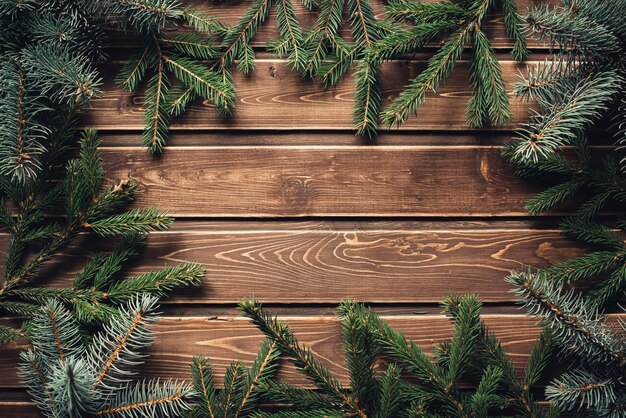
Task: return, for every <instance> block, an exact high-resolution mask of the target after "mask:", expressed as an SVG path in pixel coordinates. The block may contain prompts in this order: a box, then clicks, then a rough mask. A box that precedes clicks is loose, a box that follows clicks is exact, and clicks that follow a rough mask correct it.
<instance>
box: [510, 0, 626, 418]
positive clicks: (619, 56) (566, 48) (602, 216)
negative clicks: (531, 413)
mask: <svg viewBox="0 0 626 418" xmlns="http://www.w3.org/2000/svg"><path fill="white" fill-rule="evenodd" d="M524 21H525V24H526V29H527V31H528V33H529V34H531V35H534V36H536V37H537V38H538V39H539V41H542V42H544V43H545V44H546V45H548V46H549V47H550V48H551V50H552V52H553V57H552V58H550V59H548V60H546V61H545V62H543V63H540V64H538V65H534V66H531V67H530V68H529V70H528V74H527V75H525V76H524V77H522V79H521V80H520V82H519V83H518V85H517V86H516V94H517V95H519V96H521V97H522V98H524V99H525V100H528V101H532V102H535V103H537V105H538V110H537V111H536V113H534V114H533V115H532V116H531V119H530V121H529V122H528V123H527V124H525V125H524V126H523V127H522V129H521V130H520V132H519V133H518V135H517V136H516V137H515V138H514V139H513V140H512V141H511V142H510V143H509V144H508V145H507V146H506V147H505V152H504V154H505V156H506V157H507V158H509V159H510V160H511V161H512V162H513V163H515V164H516V166H517V169H518V173H519V174H520V175H522V176H524V177H527V178H529V179H531V180H535V181H536V180H539V181H541V182H542V183H543V184H545V185H547V188H546V189H545V190H544V191H543V192H541V193H539V194H538V195H536V196H535V197H533V198H531V199H530V200H529V201H528V202H527V204H526V209H527V210H528V211H529V212H530V213H532V214H540V213H544V212H550V211H555V210H563V209H566V210H571V209H573V210H574V213H573V214H572V215H570V216H567V217H565V218H564V219H563V220H562V221H561V225H560V227H561V230H562V232H563V233H564V234H565V235H566V236H568V237H570V238H572V239H575V240H577V241H579V242H581V243H582V244H584V245H586V246H587V247H588V249H589V251H588V252H586V253H585V254H584V255H582V256H578V257H575V258H572V259H570V260H567V261H563V262H561V263H559V264H557V265H555V266H552V267H548V268H545V269H542V270H540V271H531V270H524V271H519V272H514V273H512V274H511V275H510V276H509V279H508V280H509V282H510V283H511V284H512V285H513V286H514V291H515V293H516V294H517V295H518V296H519V297H520V301H521V303H522V304H523V306H524V309H525V310H527V311H528V312H529V313H531V314H532V315H536V316H538V317H539V318H541V321H542V323H543V325H544V327H545V328H546V329H548V330H550V331H551V332H552V333H553V334H554V335H555V339H556V341H557V343H559V345H560V346H561V347H562V348H561V349H560V352H561V353H562V354H563V355H564V356H565V358H567V359H568V360H569V361H570V362H571V363H572V367H571V368H569V369H568V370H567V371H566V372H564V373H563V374H562V375H561V376H559V377H557V378H556V379H554V380H553V381H552V382H551V383H550V385H549V386H548V388H547V389H546V394H547V397H548V398H549V399H550V400H551V401H552V403H553V404H554V405H557V406H558V407H560V408H562V409H563V410H571V411H579V412H580V413H581V414H584V415H586V416H598V417H600V416H601V417H622V416H624V411H625V410H626V385H624V383H623V374H624V365H625V364H626V360H625V356H626V335H625V334H624V332H623V326H622V325H621V324H620V326H617V327H615V326H614V325H613V324H611V322H610V320H609V317H608V316H607V315H606V313H607V311H608V310H609V309H614V305H613V303H614V302H615V301H616V300H619V299H621V297H622V296H623V294H624V290H626V269H625V267H624V263H625V262H626V247H625V246H624V232H623V231H624V227H625V226H626V223H625V222H624V219H626V213H625V212H624V203H625V202H626V178H625V177H624V160H623V150H622V147H623V144H624V138H625V137H626V134H625V132H626V131H625V130H624V129H625V128H626V124H624V115H625V113H624V106H623V102H624V97H625V95H624V93H625V90H624V86H625V84H624V83H625V80H626V78H625V77H626V73H625V71H624V70H625V68H626V66H625V64H626V62H625V60H624V59H625V57H626V55H625V52H624V45H626V29H625V27H626V1H624V0H618V1H612V2H596V1H592V0H576V1H574V0H564V1H562V2H561V3H560V4H557V5H554V6H548V5H542V6H538V7H534V8H531V9H530V10H529V11H528V13H527V15H526V16H525V17H524ZM613 122H614V123H613ZM611 137H612V138H613V140H614V143H615V146H614V147H606V146H604V147H596V146H595V145H597V144H598V142H599V141H605V140H606V139H607V138H608V139H611Z"/></svg>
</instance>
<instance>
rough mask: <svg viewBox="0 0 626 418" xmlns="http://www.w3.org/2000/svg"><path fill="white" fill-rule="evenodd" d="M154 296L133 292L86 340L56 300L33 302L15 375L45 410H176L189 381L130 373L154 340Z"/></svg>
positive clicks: (138, 413)
mask: <svg viewBox="0 0 626 418" xmlns="http://www.w3.org/2000/svg"><path fill="white" fill-rule="evenodd" d="M156 300H157V299H156V298H155V297H152V296H149V295H145V294H144V295H137V296H134V297H132V298H131V299H130V300H129V301H128V302H127V303H125V304H124V305H123V306H122V307H121V309H120V311H119V312H118V313H117V314H116V315H115V316H113V317H111V318H110V320H109V321H107V323H106V324H105V325H104V327H103V328H102V330H101V331H100V332H98V333H97V334H96V335H94V336H93V338H92V339H90V340H87V338H86V337H85V336H84V335H82V333H81V328H80V325H79V323H78V321H77V320H76V318H75V317H74V316H73V315H72V314H71V312H69V311H68V310H67V309H66V308H65V307H64V306H63V304H61V303H60V302H58V301H56V300H52V301H49V302H47V303H45V304H44V305H43V306H42V307H41V308H39V309H38V310H37V312H36V313H35V315H34V317H33V325H32V327H33V338H32V344H33V346H32V348H31V349H29V350H27V351H24V352H22V353H21V362H20V365H19V375H20V378H21V380H22V383H23V384H24V385H25V386H26V388H27V390H28V392H29V394H30V395H31V397H32V399H33V401H34V402H35V403H36V404H37V407H38V408H39V410H40V411H41V412H42V414H43V415H44V416H45V417H50V418H65V417H67V418H70V417H95V416H98V417H118V418H136V417H182V416H183V414H185V413H187V412H188V411H190V410H191V406H190V401H191V400H192V397H193V396H194V391H193V388H192V387H191V385H190V384H187V383H184V382H177V381H173V380H167V381H160V380H159V379H152V380H141V381H138V382H133V380H132V376H133V375H134V374H136V369H133V367H135V368H136V366H137V365H140V364H141V363H143V358H144V357H145V356H144V355H143V354H141V351H142V350H144V349H146V348H147V347H149V346H150V345H151V344H152V342H153V335H152V331H151V326H152V324H154V322H155V321H156V320H157V315H156V314H155V309H156Z"/></svg>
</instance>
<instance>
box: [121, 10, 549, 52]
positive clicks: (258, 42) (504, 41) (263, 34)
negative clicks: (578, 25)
mask: <svg viewBox="0 0 626 418" xmlns="http://www.w3.org/2000/svg"><path fill="white" fill-rule="evenodd" d="M434 1H436V0H425V1H424V3H431V2H434ZM184 3H185V5H186V6H189V7H193V8H195V9H198V10H203V11H205V12H207V13H208V14H210V15H212V16H214V17H215V18H216V19H218V20H219V21H221V22H223V23H226V24H228V25H234V24H235V23H237V22H238V21H239V19H240V18H241V16H242V15H243V14H244V12H245V10H246V9H247V8H248V7H250V4H251V2H250V1H245V0H236V1H229V2H207V1H206V0H187V1H185V2H184ZM293 3H294V8H295V11H296V16H297V17H298V20H299V22H300V24H301V26H302V27H303V28H305V29H309V28H312V27H313V26H314V25H315V21H316V19H317V15H318V12H316V11H310V10H308V9H306V8H304V7H303V6H302V5H301V4H300V2H299V1H294V2H293ZM371 3H372V6H373V7H374V11H375V13H376V16H377V17H378V18H379V19H383V18H384V4H385V2H384V1H383V0H372V2H371ZM515 3H516V4H517V7H518V10H519V11H520V13H524V11H525V10H526V9H527V8H528V7H529V6H532V5H539V4H545V3H552V4H554V3H556V1H555V0H547V1H546V0H516V1H515ZM186 29H187V28H186V27H172V28H168V31H169V32H186V31H187V30H186ZM483 30H484V31H485V33H486V34H487V36H488V37H489V39H490V40H491V42H492V45H493V47H494V48H497V49H510V48H512V46H513V44H512V42H511V39H510V38H509V37H508V35H507V33H506V27H505V26H504V21H503V18H502V14H501V13H500V12H499V11H498V10H494V12H493V13H491V14H490V15H489V16H488V17H487V18H486V19H485V21H484V24H483ZM341 34H342V36H343V37H344V38H345V39H348V40H349V39H351V35H350V29H349V25H348V24H345V25H344V28H343V30H342V31H341ZM111 35H112V37H113V40H112V42H111V45H112V46H114V47H116V48H119V47H122V48H124V47H128V46H135V45H137V44H138V41H136V40H135V39H133V38H131V40H132V42H129V36H128V34H127V33H124V32H119V33H115V31H111ZM277 36H278V31H277V30H276V11H275V9H272V11H271V13H270V17H269V19H268V20H267V21H266V22H265V23H264V24H263V25H261V27H260V28H259V30H258V32H257V34H256V36H255V37H254V39H253V41H252V45H253V46H254V47H257V48H262V47H265V45H266V44H267V42H268V41H270V40H272V39H274V38H276V37H277ZM116 41H119V42H116ZM122 41H123V42H122ZM129 44H130V45H129ZM528 46H529V47H530V48H534V49H536V48H544V49H545V46H544V45H543V44H542V43H538V42H537V41H536V40H535V39H534V38H533V39H529V40H528Z"/></svg>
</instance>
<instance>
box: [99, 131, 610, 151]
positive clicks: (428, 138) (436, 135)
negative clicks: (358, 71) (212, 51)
mask: <svg viewBox="0 0 626 418" xmlns="http://www.w3.org/2000/svg"><path fill="white" fill-rule="evenodd" d="M99 137H100V139H101V140H102V144H103V145H104V146H106V147H136V146H138V145H139V143H140V142H139V141H140V138H139V135H138V133H137V132H135V131H130V132H124V131H101V132H100V134H99ZM510 140H511V133H508V132H507V133H502V132H489V131H477V132H474V133H473V132H471V131H468V132H454V133H451V132H445V131H441V132H436V131H430V132H410V133H409V132H406V131H388V132H381V134H380V135H378V136H377V137H376V139H375V140H372V141H370V140H367V139H364V138H361V137H358V136H356V135H354V133H352V132H329V131H316V132H315V133H314V134H312V133H310V132H297V131H295V132H294V131H254V130H253V131H200V132H199V131H195V130H189V131H184V130H177V131H174V132H171V133H170V135H169V137H168V138H167V145H168V147H171V146H181V147H183V146H204V147H209V146H272V145H279V146H280V145H291V146H293V145H317V146H322V145H331V146H337V145H352V146H362V145H378V146H380V145H390V146H391V145H503V144H505V143H506V142H508V141H510ZM614 142H615V139H614V138H613V137H611V136H610V135H604V136H602V135H600V134H597V135H594V144H598V145H612V144H613V143H614Z"/></svg>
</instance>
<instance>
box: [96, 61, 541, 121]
mask: <svg viewBox="0 0 626 418" xmlns="http://www.w3.org/2000/svg"><path fill="white" fill-rule="evenodd" d="M500 59H501V64H502V71H503V74H504V77H505V79H506V81H507V85H508V88H509V89H510V90H512V86H513V83H514V82H515V80H516V77H517V76H518V74H519V71H520V70H523V69H525V68H526V67H525V64H517V63H515V62H513V61H510V57H509V56H507V55H500ZM256 63H257V65H256V70H255V72H254V74H253V75H252V76H246V75H243V74H240V73H236V74H235V75H234V80H235V86H236V89H237V100H236V108H235V111H234V113H233V115H232V116H231V117H229V118H227V119H224V118H222V117H220V116H219V115H217V113H216V112H215V110H214V107H213V105H212V104H211V103H209V102H206V101H201V102H196V103H194V104H193V105H191V106H190V107H189V109H188V110H187V112H186V113H185V114H184V115H183V116H182V117H180V118H178V119H177V120H175V121H174V122H173V124H172V128H173V129H175V130H215V129H220V130H269V131H276V130H303V129H306V130H335V131H336V130H343V131H347V132H349V133H352V100H353V97H354V82H353V80H352V78H351V77H347V78H345V79H344V80H342V81H341V82H339V83H338V84H337V86H336V87H334V88H331V89H326V90H324V89H323V88H322V86H320V84H319V82H317V81H310V80H303V79H301V78H300V77H299V76H298V74H297V73H295V72H294V71H292V70H291V69H290V67H289V66H288V64H287V63H286V62H285V61H281V60H276V59H258V60H257V61H256ZM425 64H426V61H424V60H418V61H406V62H405V61H393V62H388V63H385V64H384V66H383V80H384V81H383V89H382V97H383V105H384V106H386V105H387V104H389V103H390V101H391V100H392V99H393V98H394V97H395V96H397V95H398V94H399V93H400V92H401V91H402V90H403V88H404V86H405V85H407V84H408V82H409V80H410V79H411V78H414V77H416V76H417V74H418V73H419V72H420V71H421V70H423V69H424V66H425ZM469 65H470V63H469V62H468V61H460V62H459V63H458V64H457V66H456V67H455V70H454V71H453V73H452V75H451V76H450V78H449V79H448V81H447V82H446V83H444V84H443V85H442V87H441V88H440V90H438V91H437V93H432V92H430V93H428V94H427V95H426V102H425V103H424V105H423V106H422V107H421V108H420V111H419V112H418V116H417V117H415V116H414V117H411V118H410V119H409V120H408V121H407V123H405V124H404V125H402V127H400V128H399V129H400V130H403V131H408V130H413V131H414V130H420V131H432V130H437V131H443V130H446V131H448V130H449V131H458V130H467V129H468V125H467V123H466V121H465V105H466V103H467V101H468V100H469V98H470V96H471V87H470V86H469V82H468V74H467V71H468V69H469ZM120 66H121V63H112V64H110V65H108V66H107V67H105V68H104V69H103V71H105V72H107V73H109V74H111V75H114V74H116V73H117V72H118V71H119V69H120ZM511 105H512V110H513V115H514V116H513V118H512V120H511V121H510V123H508V124H507V125H505V126H504V127H500V128H494V129H497V130H500V131H502V130H511V129H513V128H515V127H517V126H519V124H520V123H521V122H523V121H525V120H526V119H527V117H528V114H529V112H528V107H529V105H528V103H523V102H522V101H521V100H519V99H515V98H511ZM142 106H143V96H142V95H141V94H131V93H128V92H125V91H123V90H121V89H120V88H119V87H117V86H115V85H114V83H113V80H112V78H108V79H107V80H105V83H104V92H103V95H102V97H100V98H97V99H94V100H93V101H92V111H91V112H88V114H87V115H86V118H85V120H84V125H85V126H90V127H96V128H100V129H107V130H138V129H142V128H143V126H144V123H143V120H144V116H143V107H142Z"/></svg>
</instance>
